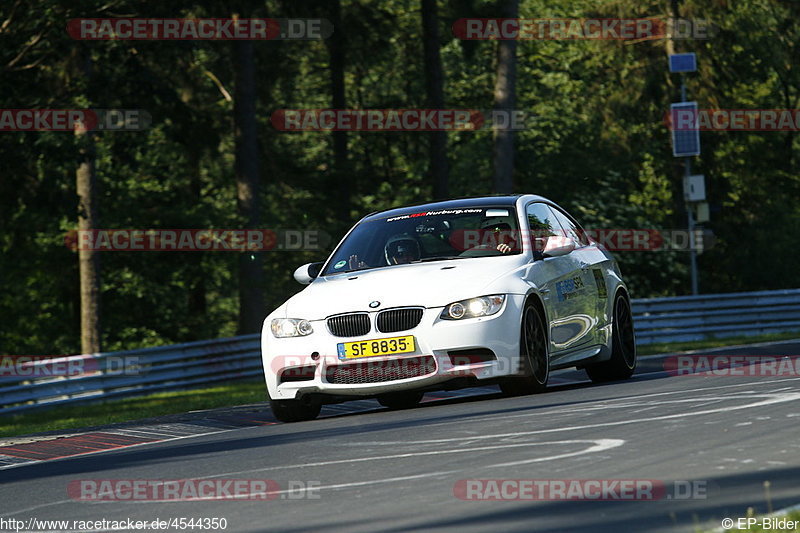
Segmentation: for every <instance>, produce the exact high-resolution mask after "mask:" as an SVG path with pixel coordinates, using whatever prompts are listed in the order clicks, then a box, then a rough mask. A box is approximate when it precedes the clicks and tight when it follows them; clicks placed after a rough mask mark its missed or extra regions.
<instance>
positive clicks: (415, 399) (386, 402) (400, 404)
mask: <svg viewBox="0 0 800 533" xmlns="http://www.w3.org/2000/svg"><path fill="white" fill-rule="evenodd" d="M423 395H424V393H422V392H416V391H411V392H392V393H389V394H381V395H380V396H378V403H379V404H381V405H382V406H384V407H388V408H389V409H411V408H412V407H416V406H417V405H419V402H420V400H422V396H423Z"/></svg>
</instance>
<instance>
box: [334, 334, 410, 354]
mask: <svg viewBox="0 0 800 533" xmlns="http://www.w3.org/2000/svg"><path fill="white" fill-rule="evenodd" d="M336 349H337V351H338V353H339V359H357V358H359V357H373V356H376V355H395V354H400V353H411V352H413V351H414V336H413V335H406V336H405V337H391V338H389V339H372V340H368V341H355V342H340V343H339V344H337V345H336Z"/></svg>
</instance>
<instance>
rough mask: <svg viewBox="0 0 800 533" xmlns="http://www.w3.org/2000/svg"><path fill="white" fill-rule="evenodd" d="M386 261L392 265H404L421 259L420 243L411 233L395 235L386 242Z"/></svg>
mask: <svg viewBox="0 0 800 533" xmlns="http://www.w3.org/2000/svg"><path fill="white" fill-rule="evenodd" d="M385 255H386V262H387V263H388V264H390V265H403V264H406V263H411V262H413V261H419V259H420V257H421V255H422V254H421V252H420V249H419V243H418V242H417V240H416V239H414V238H413V237H411V236H409V235H395V236H394V237H392V238H391V239H389V241H388V242H387V243H386V248H385Z"/></svg>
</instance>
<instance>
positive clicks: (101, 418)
mask: <svg viewBox="0 0 800 533" xmlns="http://www.w3.org/2000/svg"><path fill="white" fill-rule="evenodd" d="M266 396H267V392H266V388H265V386H264V382H263V381H239V382H233V383H227V384H225V385H217V386H214V387H208V388H202V389H189V390H180V391H174V392H159V393H155V394H150V395H147V396H140V397H137V398H126V399H120V400H111V401H108V402H102V403H93V404H88V405H87V404H85V405H65V406H59V407H53V408H51V409H46V410H42V411H33V412H31V413H19V414H16V415H7V416H2V417H0V437H12V436H17V435H28V434H31V433H41V432H45V431H61V430H69V429H73V428H84V427H90V426H101V425H105V424H113V423H116V422H128V421H131V420H139V419H142V418H151V417H155V416H163V415H171V414H176V413H186V412H188V411H197V410H202V409H214V408H216V407H230V406H234V405H244V404H249V403H258V402H263V401H265V400H266Z"/></svg>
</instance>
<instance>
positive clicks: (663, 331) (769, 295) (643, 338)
mask: <svg viewBox="0 0 800 533" xmlns="http://www.w3.org/2000/svg"><path fill="white" fill-rule="evenodd" d="M631 303H632V306H633V323H634V327H635V328H636V342H637V344H641V345H644V344H653V343H656V342H690V341H699V340H705V339H710V338H723V337H739V336H751V335H763V334H765V333H783V332H789V331H798V330H800V289H791V290H781V291H759V292H738V293H728V294H703V295H698V296H676V297H672V298H651V299H639V300H637V299H634V300H633V301H632V302H631Z"/></svg>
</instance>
